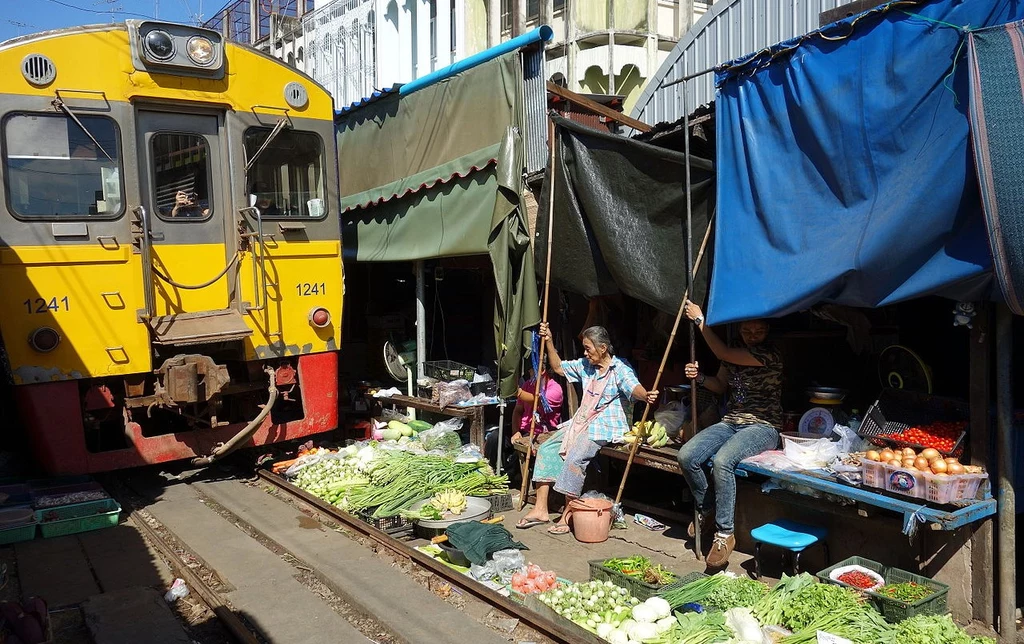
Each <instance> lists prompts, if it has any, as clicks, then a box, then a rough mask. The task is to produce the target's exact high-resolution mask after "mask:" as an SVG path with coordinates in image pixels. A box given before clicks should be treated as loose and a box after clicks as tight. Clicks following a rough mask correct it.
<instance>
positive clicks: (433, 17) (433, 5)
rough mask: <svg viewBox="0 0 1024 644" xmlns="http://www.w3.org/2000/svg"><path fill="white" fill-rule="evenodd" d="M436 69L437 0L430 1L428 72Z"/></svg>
mask: <svg viewBox="0 0 1024 644" xmlns="http://www.w3.org/2000/svg"><path fill="white" fill-rule="evenodd" d="M435 69H437V0H430V71H434V70H435Z"/></svg>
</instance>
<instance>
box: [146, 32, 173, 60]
mask: <svg viewBox="0 0 1024 644" xmlns="http://www.w3.org/2000/svg"><path fill="white" fill-rule="evenodd" d="M145 43H146V51H147V52H148V53H149V55H150V56H152V57H153V58H155V59H157V60H170V59H171V58H173V57H174V39H173V38H171V35H170V34H169V33H167V32H166V31H161V30H159V29H154V30H153V31H151V32H149V33H148V34H146V39H145Z"/></svg>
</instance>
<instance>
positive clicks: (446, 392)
mask: <svg viewBox="0 0 1024 644" xmlns="http://www.w3.org/2000/svg"><path fill="white" fill-rule="evenodd" d="M472 397H473V392H472V391H470V389H469V381H468V380H455V381H453V382H439V383H437V404H438V406H439V407H441V409H444V408H445V407H448V406H450V405H454V404H455V403H460V402H462V401H463V400H469V399H470V398H472Z"/></svg>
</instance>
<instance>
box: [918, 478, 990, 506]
mask: <svg viewBox="0 0 1024 644" xmlns="http://www.w3.org/2000/svg"><path fill="white" fill-rule="evenodd" d="M924 479H925V496H924V499H925V500H926V501H928V502H929V503H940V504H941V503H953V502H955V501H964V500H972V499H977V498H978V490H979V489H980V488H981V484H982V483H983V482H985V481H987V480H988V474H955V475H946V476H937V475H935V474H932V473H931V472H925V473H924Z"/></svg>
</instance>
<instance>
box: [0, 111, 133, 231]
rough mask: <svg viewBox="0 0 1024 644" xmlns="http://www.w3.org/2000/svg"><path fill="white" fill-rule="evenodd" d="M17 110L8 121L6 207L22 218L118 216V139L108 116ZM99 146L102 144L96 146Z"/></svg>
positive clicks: (6, 125) (119, 205) (5, 125)
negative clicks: (26, 112) (17, 112)
mask: <svg viewBox="0 0 1024 644" xmlns="http://www.w3.org/2000/svg"><path fill="white" fill-rule="evenodd" d="M78 120H79V122H80V123H81V125H82V126H84V128H85V129H82V127H80V126H79V123H76V122H75V121H74V119H72V118H71V117H69V116H65V115H51V114H15V115H14V116H11V117H9V118H7V119H6V121H5V122H4V126H3V129H4V132H3V134H4V165H5V172H4V176H5V179H6V181H5V184H6V188H7V199H8V205H9V207H10V209H11V211H12V212H13V213H14V214H15V215H18V216H22V217H59V218H67V219H75V218H80V217H95V216H98V217H115V216H117V215H119V214H120V213H121V211H122V203H123V198H122V185H121V172H120V162H119V159H120V150H121V146H120V140H119V136H118V130H117V125H116V124H115V123H114V121H113V120H112V119H110V118H107V117H105V116H80V117H79V119H78ZM97 144H99V145H97Z"/></svg>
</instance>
